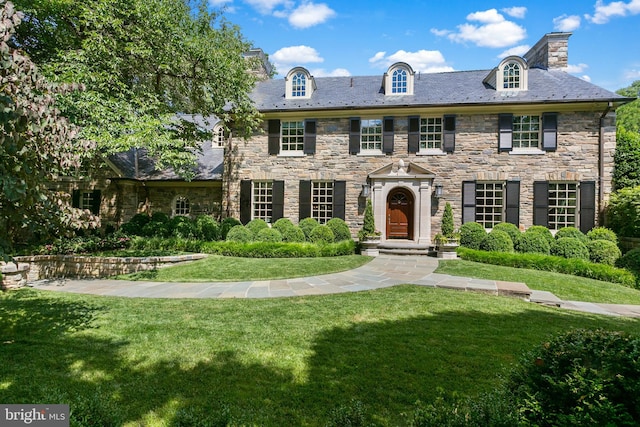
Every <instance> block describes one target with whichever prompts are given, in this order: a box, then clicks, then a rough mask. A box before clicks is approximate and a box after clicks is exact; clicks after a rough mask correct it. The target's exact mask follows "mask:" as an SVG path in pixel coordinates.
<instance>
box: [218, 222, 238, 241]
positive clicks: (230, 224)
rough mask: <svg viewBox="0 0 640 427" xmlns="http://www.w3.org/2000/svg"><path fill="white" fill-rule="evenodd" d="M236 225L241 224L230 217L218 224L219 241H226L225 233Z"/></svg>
mask: <svg viewBox="0 0 640 427" xmlns="http://www.w3.org/2000/svg"><path fill="white" fill-rule="evenodd" d="M236 225H242V223H241V222H240V221H238V220H237V219H235V218H231V217H228V218H225V219H223V220H222V222H221V223H220V239H221V240H227V233H229V230H231V229H232V228H233V227H235V226H236Z"/></svg>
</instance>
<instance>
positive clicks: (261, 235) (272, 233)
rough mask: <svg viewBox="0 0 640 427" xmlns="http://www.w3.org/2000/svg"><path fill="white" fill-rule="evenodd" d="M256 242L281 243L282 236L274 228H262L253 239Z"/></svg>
mask: <svg viewBox="0 0 640 427" xmlns="http://www.w3.org/2000/svg"><path fill="white" fill-rule="evenodd" d="M255 240H256V241H257V242H282V234H281V233H280V232H279V231H278V230H276V229H274V228H269V227H267V228H263V229H262V230H260V231H258V235H257V236H256V237H255Z"/></svg>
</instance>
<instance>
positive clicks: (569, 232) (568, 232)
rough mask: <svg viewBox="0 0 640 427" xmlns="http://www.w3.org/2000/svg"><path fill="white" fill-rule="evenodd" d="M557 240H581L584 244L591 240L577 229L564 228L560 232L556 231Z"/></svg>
mask: <svg viewBox="0 0 640 427" xmlns="http://www.w3.org/2000/svg"><path fill="white" fill-rule="evenodd" d="M555 237H556V240H558V239H562V238H563V237H573V238H574V239H578V240H580V241H581V242H582V243H585V244H586V243H587V242H588V241H589V239H588V238H587V236H585V234H584V233H583V232H582V231H580V230H578V229H577V228H576V227H562V228H561V229H559V230H558V231H556V236H555Z"/></svg>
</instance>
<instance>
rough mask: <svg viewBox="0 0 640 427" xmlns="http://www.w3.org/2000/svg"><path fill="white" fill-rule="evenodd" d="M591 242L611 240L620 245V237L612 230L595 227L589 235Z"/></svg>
mask: <svg viewBox="0 0 640 427" xmlns="http://www.w3.org/2000/svg"><path fill="white" fill-rule="evenodd" d="M587 238H588V239H589V240H609V241H611V242H613V243H615V244H616V245H617V244H618V236H616V233H614V232H613V231H612V230H609V229H608V228H605V227H595V228H592V229H591V230H589V232H588V233H587Z"/></svg>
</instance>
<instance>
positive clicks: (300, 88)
mask: <svg viewBox="0 0 640 427" xmlns="http://www.w3.org/2000/svg"><path fill="white" fill-rule="evenodd" d="M306 94H307V77H306V76H305V75H304V73H296V74H295V75H294V76H293V79H292V80H291V96H301V97H303V96H306Z"/></svg>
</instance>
